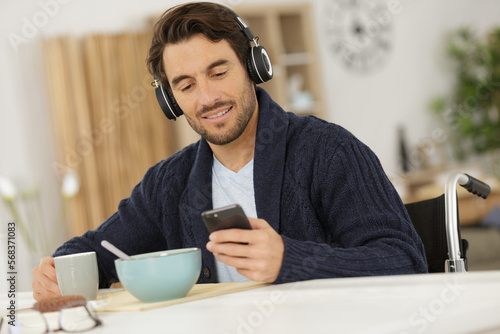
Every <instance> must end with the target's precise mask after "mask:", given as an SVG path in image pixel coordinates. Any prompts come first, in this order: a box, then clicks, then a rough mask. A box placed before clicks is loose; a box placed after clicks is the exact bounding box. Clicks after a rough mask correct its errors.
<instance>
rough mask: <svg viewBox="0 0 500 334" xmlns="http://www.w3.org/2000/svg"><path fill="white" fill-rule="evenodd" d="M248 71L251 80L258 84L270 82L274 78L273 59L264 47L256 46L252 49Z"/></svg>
mask: <svg viewBox="0 0 500 334" xmlns="http://www.w3.org/2000/svg"><path fill="white" fill-rule="evenodd" d="M247 69H248V74H249V75H250V79H252V80H253V81H254V82H255V83H256V84H259V83H263V82H266V81H269V80H271V79H272V78H273V66H272V64H271V59H270V58H269V55H268V53H267V51H266V49H265V48H264V47H263V46H260V45H259V46H254V47H252V48H251V49H250V54H249V55H248V59H247Z"/></svg>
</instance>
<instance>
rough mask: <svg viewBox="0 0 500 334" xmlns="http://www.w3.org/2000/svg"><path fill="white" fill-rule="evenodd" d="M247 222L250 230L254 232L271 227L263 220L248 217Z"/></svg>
mask: <svg viewBox="0 0 500 334" xmlns="http://www.w3.org/2000/svg"><path fill="white" fill-rule="evenodd" d="M248 221H249V222H250V225H251V226H252V228H253V229H255V230H263V229H266V228H269V227H271V225H269V224H268V223H267V222H266V221H265V220H264V219H258V218H251V217H248Z"/></svg>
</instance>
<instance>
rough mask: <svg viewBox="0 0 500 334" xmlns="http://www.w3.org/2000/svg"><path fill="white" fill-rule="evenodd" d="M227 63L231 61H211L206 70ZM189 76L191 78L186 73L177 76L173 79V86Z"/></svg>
mask: <svg viewBox="0 0 500 334" xmlns="http://www.w3.org/2000/svg"><path fill="white" fill-rule="evenodd" d="M227 63H229V60H227V59H220V60H216V61H214V62H213V63H211V64H210V65H208V66H207V69H206V71H209V70H211V69H212V68H214V67H217V66H220V65H224V64H227ZM189 78H191V76H189V75H186V74H184V75H179V76H177V77H175V78H174V79H173V80H172V87H175V86H176V85H177V84H178V83H179V82H181V81H182V80H184V79H189Z"/></svg>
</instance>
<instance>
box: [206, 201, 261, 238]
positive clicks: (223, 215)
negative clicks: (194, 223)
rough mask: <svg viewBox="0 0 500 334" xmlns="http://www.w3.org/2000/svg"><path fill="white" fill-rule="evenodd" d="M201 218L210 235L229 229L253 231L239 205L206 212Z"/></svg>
mask: <svg viewBox="0 0 500 334" xmlns="http://www.w3.org/2000/svg"><path fill="white" fill-rule="evenodd" d="M201 218H202V219H203V222H204V223H205V225H206V227H207V229H208V231H210V233H212V232H214V231H218V230H223V229H229V228H241V229H246V230H251V229H252V226H251V225H250V222H249V221H248V219H247V216H246V215H245V212H243V209H242V208H241V206H240V205H239V204H232V205H228V206H224V207H221V208H217V209H213V210H208V211H204V212H202V214H201Z"/></svg>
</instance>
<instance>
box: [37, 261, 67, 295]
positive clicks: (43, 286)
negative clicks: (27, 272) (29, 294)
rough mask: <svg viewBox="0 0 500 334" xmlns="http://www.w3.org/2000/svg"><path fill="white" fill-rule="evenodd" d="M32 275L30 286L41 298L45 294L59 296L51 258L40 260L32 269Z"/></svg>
mask: <svg viewBox="0 0 500 334" xmlns="http://www.w3.org/2000/svg"><path fill="white" fill-rule="evenodd" d="M32 274H33V278H34V280H33V283H32V286H33V289H34V290H35V292H37V293H40V294H41V295H42V296H45V293H46V292H47V294H48V295H52V294H54V295H61V292H60V290H59V285H58V284H57V276H56V269H55V266H54V259H53V258H49V257H45V258H42V259H41V260H40V265H39V266H38V267H36V268H35V269H33V271H32Z"/></svg>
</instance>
